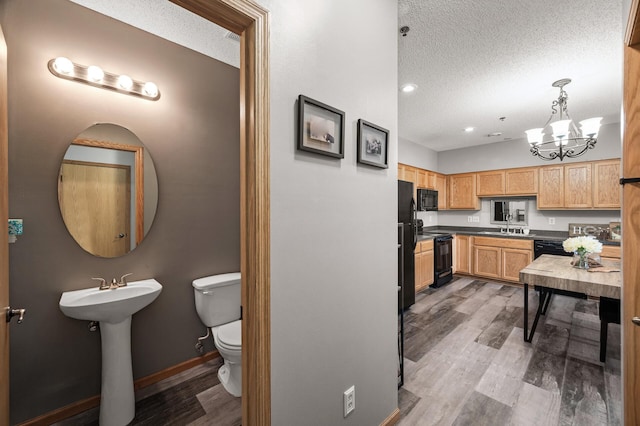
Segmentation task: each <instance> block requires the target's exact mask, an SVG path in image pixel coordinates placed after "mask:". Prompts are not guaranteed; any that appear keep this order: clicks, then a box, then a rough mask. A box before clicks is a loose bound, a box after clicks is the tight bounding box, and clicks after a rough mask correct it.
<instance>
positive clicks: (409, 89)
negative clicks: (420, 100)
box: [400, 83, 418, 93]
mask: <svg viewBox="0 0 640 426" xmlns="http://www.w3.org/2000/svg"><path fill="white" fill-rule="evenodd" d="M417 88H418V85H416V84H413V83H407V84H403V85H402V86H400V90H402V91H403V92H404V93H411V92H413V91H415V90H416V89H417Z"/></svg>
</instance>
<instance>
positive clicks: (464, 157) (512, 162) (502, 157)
mask: <svg viewBox="0 0 640 426" xmlns="http://www.w3.org/2000/svg"><path fill="white" fill-rule="evenodd" d="M621 152H622V151H621V142H620V123H612V124H605V125H603V126H602V128H601V129H600V133H599V135H598V143H597V144H596V147H595V148H594V149H592V150H589V151H588V152H587V153H586V154H584V155H582V156H581V157H578V158H575V159H566V160H564V161H563V163H570V162H579V161H592V160H602V159H608V158H620V156H621V155H622V154H621ZM553 162H556V163H558V162H559V161H557V160H556V161H553ZM553 162H551V161H544V160H541V159H540V158H538V157H534V156H533V155H531V153H530V152H529V144H528V143H527V141H526V139H513V140H510V141H506V142H497V143H492V144H487V145H480V146H476V147H471V148H463V149H453V150H450V151H441V152H438V167H439V168H438V170H437V171H438V172H440V173H445V174H450V173H464V172H474V171H480V170H495V169H504V168H509V167H527V166H541V165H546V164H550V163H553Z"/></svg>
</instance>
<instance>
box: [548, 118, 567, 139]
mask: <svg viewBox="0 0 640 426" xmlns="http://www.w3.org/2000/svg"><path fill="white" fill-rule="evenodd" d="M570 123H571V120H558V121H555V122H553V123H551V128H552V129H553V138H554V139H560V140H562V139H564V138H566V137H567V135H568V134H569V124H570ZM563 145H564V144H563Z"/></svg>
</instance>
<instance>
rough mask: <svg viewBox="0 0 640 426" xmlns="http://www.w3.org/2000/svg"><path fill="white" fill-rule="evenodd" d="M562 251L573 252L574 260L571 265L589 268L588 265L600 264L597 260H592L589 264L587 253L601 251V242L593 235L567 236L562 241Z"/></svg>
mask: <svg viewBox="0 0 640 426" xmlns="http://www.w3.org/2000/svg"><path fill="white" fill-rule="evenodd" d="M562 248H564V251H568V252H570V253H574V260H573V261H572V262H571V264H572V265H573V266H575V267H576V268H580V269H589V267H590V266H601V265H600V263H599V262H596V261H594V262H593V263H594V264H593V265H590V263H589V262H590V259H589V253H600V252H601V251H602V243H601V242H600V241H598V240H596V239H595V237H592V236H588V237H572V238H567V239H566V240H564V242H563V243H562Z"/></svg>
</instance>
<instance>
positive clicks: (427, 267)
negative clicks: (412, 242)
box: [414, 240, 434, 293]
mask: <svg viewBox="0 0 640 426" xmlns="http://www.w3.org/2000/svg"><path fill="white" fill-rule="evenodd" d="M414 253H415V261H416V266H415V267H416V293H417V292H419V291H421V290H424V289H425V288H426V287H428V286H429V285H431V284H433V271H434V258H433V240H426V241H420V242H418V244H416V248H415V251H414Z"/></svg>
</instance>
